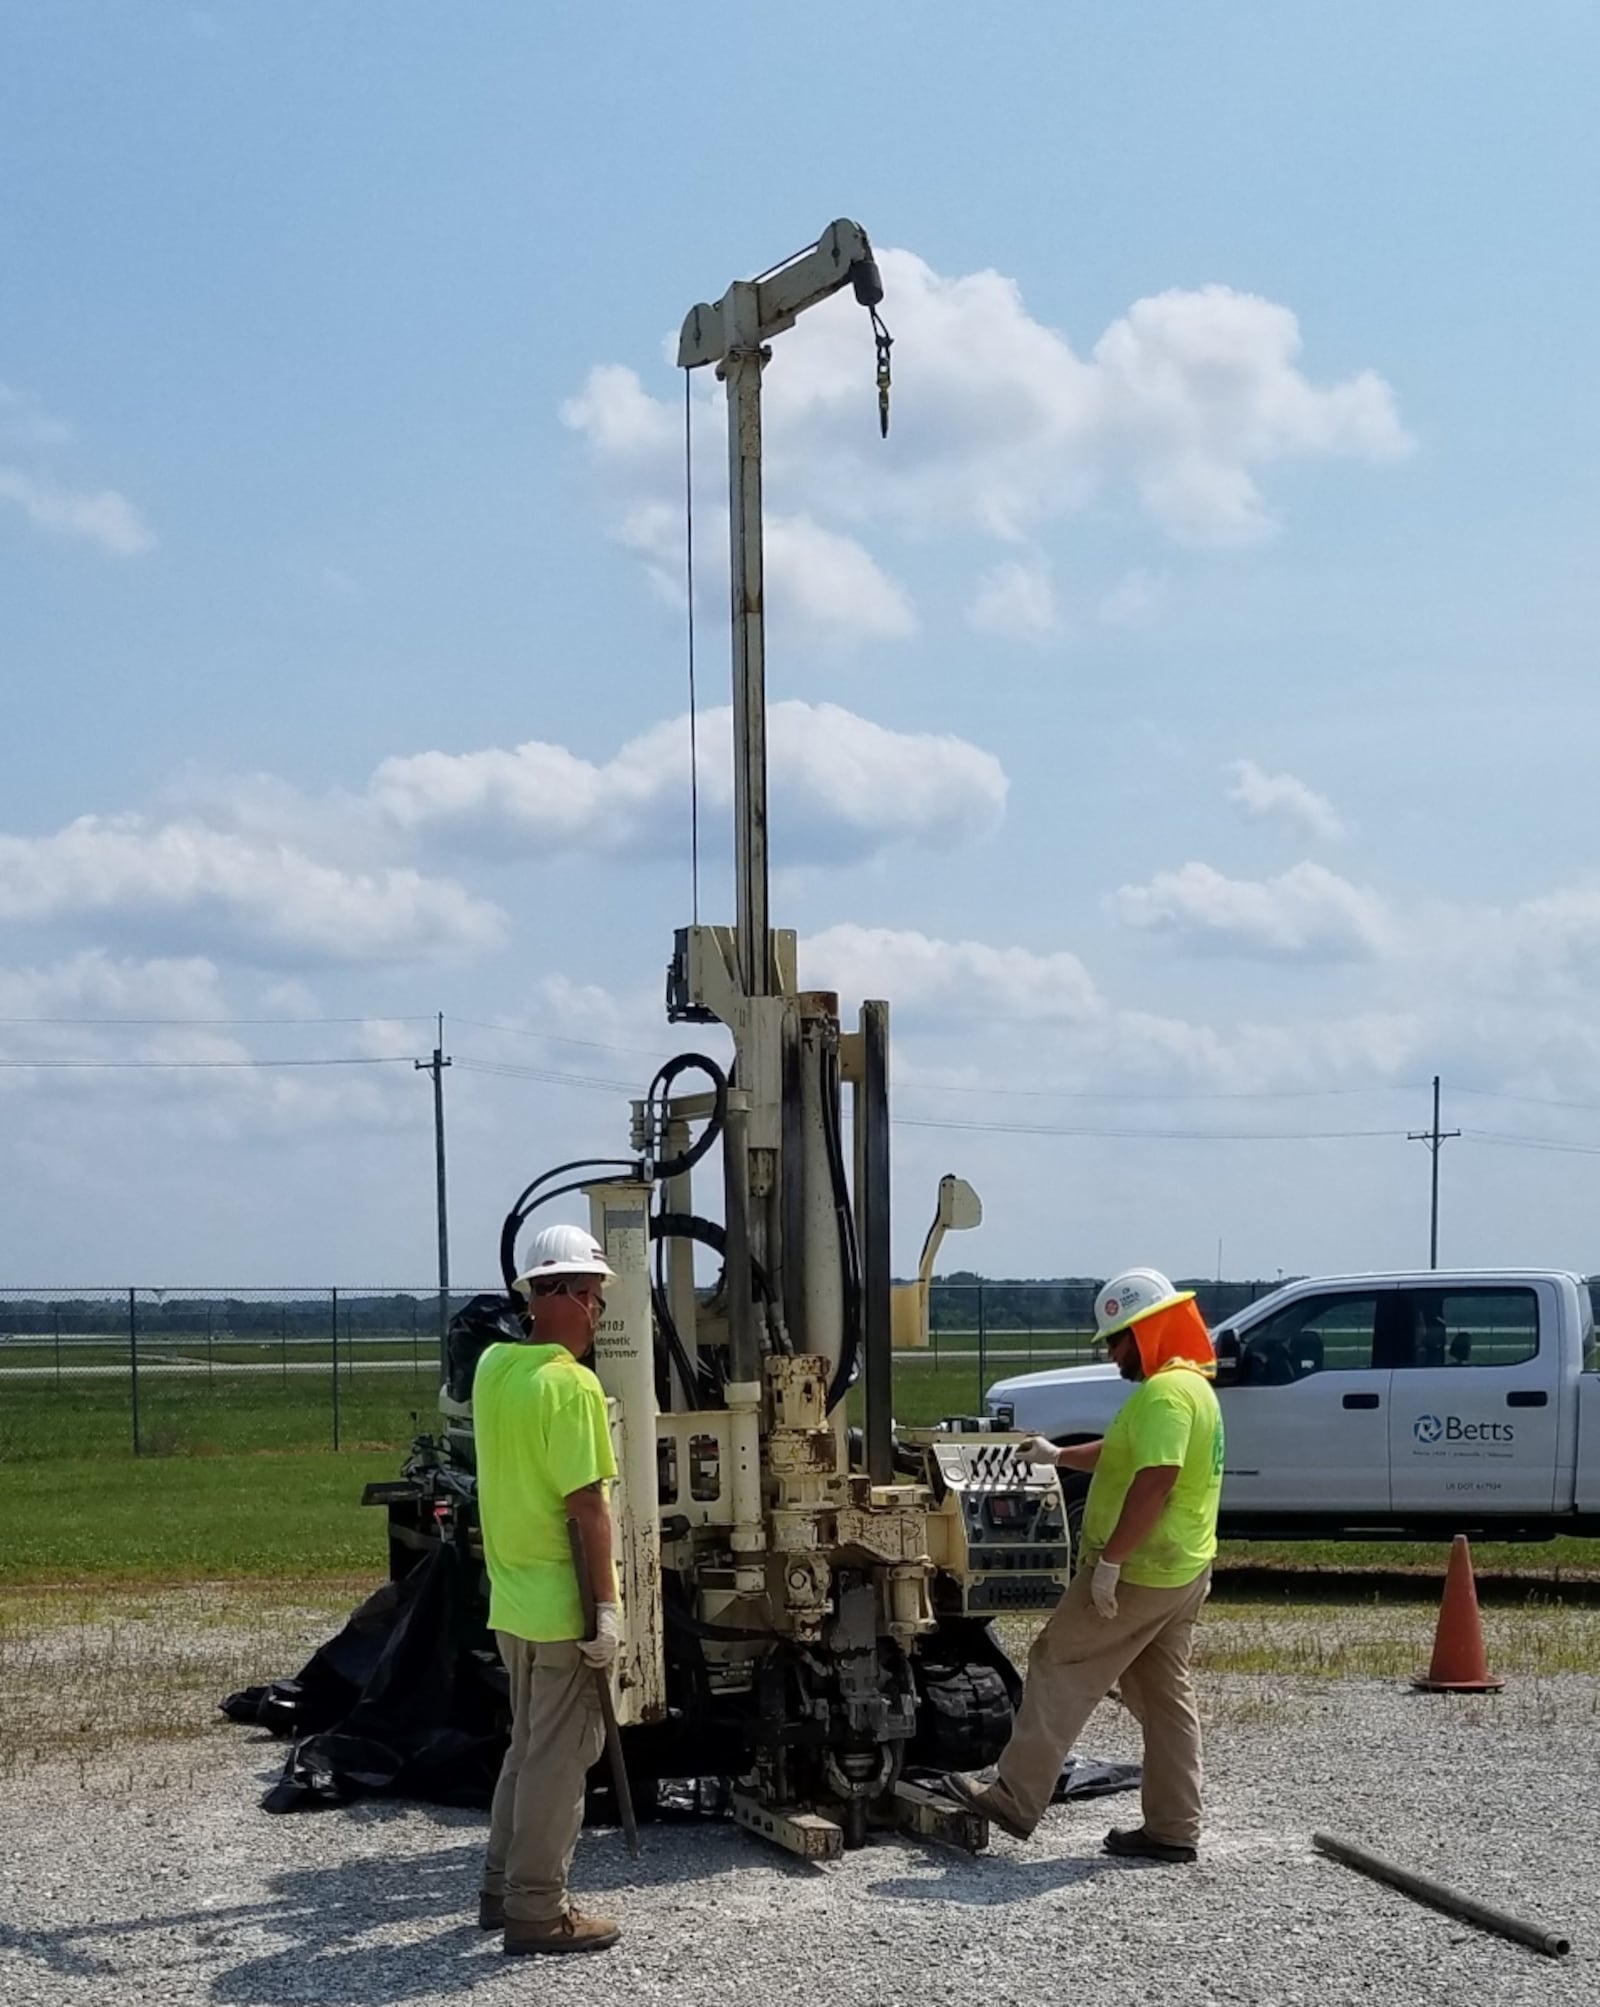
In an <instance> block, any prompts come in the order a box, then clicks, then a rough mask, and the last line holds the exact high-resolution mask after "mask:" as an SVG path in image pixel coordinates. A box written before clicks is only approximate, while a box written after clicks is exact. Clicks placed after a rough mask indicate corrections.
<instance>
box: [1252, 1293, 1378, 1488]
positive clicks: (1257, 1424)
mask: <svg viewBox="0 0 1600 2007" xmlns="http://www.w3.org/2000/svg"><path fill="white" fill-rule="evenodd" d="M1399 1300H1400V1299H1399V1294H1398V1292H1397V1291H1396V1290H1394V1289H1393V1288H1389V1289H1385V1288H1383V1287H1382V1286H1378V1287H1373V1286H1371V1285H1368V1286H1366V1287H1364V1288H1361V1289H1352V1290H1343V1289H1338V1290H1322V1291H1316V1292H1313V1293H1311V1294H1308V1295H1305V1296H1301V1297H1297V1298H1296V1299H1295V1300H1294V1301H1293V1302H1292V1303H1287V1304H1285V1305H1284V1307H1283V1308H1282V1309H1281V1310H1278V1311H1275V1312H1274V1313H1273V1314H1272V1315H1271V1316H1270V1317H1268V1318H1265V1319H1264V1320H1263V1321H1262V1322H1261V1323H1259V1324H1256V1325H1252V1326H1250V1327H1248V1328H1247V1329H1245V1330H1243V1331H1241V1332H1240V1333H1239V1368H1238V1377H1237V1379H1236V1381H1235V1382H1234V1383H1233V1384H1232V1385H1230V1386H1226V1387H1223V1388H1220V1389H1219V1390H1218V1393H1219V1399H1220V1400H1221V1402H1222V1414H1223V1423H1224V1426H1225V1428H1226V1430H1227V1464H1226V1469H1225V1474H1224V1478H1223V1493H1222V1500H1223V1510H1224V1511H1225V1512H1229V1513H1252V1514H1254V1513H1258V1512H1280V1513H1283V1514H1286V1515H1292V1514H1301V1515H1304V1514H1312V1513H1334V1512H1337V1513H1342V1514H1346V1515H1348V1514H1349V1513H1352V1512H1374V1513H1384V1512H1386V1511H1387V1510H1388V1506H1389V1387H1390V1381H1391V1380H1392V1378H1393V1377H1394V1376H1393V1373H1392V1371H1391V1364H1392V1357H1393V1348H1394V1333H1393V1324H1394V1318H1395V1313H1396V1307H1397V1305H1398V1303H1399Z"/></svg>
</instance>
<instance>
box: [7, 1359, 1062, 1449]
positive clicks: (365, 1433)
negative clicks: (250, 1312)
mask: <svg viewBox="0 0 1600 2007" xmlns="http://www.w3.org/2000/svg"><path fill="white" fill-rule="evenodd" d="M1023 1344H1024V1339H1023V1336H1022V1335H1021V1334H1015V1333H1009V1332H1008V1333H1005V1334H1003V1336H999V1337H996V1338H995V1340H994V1342H993V1344H992V1345H991V1346H990V1347H989V1349H988V1351H987V1353H986V1354H985V1356H984V1358H983V1359H982V1360H981V1361H980V1359H979V1358H978V1356H977V1354H976V1352H975V1351H974V1352H973V1353H971V1354H970V1355H965V1354H962V1353H960V1352H958V1353H957V1354H956V1356H953V1357H952V1356H951V1355H950V1353H949V1351H948V1350H946V1351H945V1352H944V1353H943V1354H942V1355H935V1354H934V1353H932V1352H928V1353H926V1354H917V1355H912V1354H906V1353H901V1354H897V1355H896V1359H895V1409H896V1413H897V1415H898V1417H899V1419H900V1420H901V1421H902V1422H905V1423H908V1424H912V1425H915V1424H919V1423H926V1422H932V1421H940V1420H943V1418H944V1417H945V1416H946V1415H951V1414H958V1413H959V1414H978V1413H981V1411H982V1406H983V1400H982V1396H983V1388H984V1386H985V1385H987V1384H990V1383H992V1382H993V1381H994V1380H995V1379H997V1378H998V1377H1000V1376H1001V1375H1003V1374H1007V1373H1017V1372H1027V1371H1028V1370H1029V1368H1030V1360H1029V1355H1028V1353H1027V1351H1026V1350H1024V1349H1022V1347H1023ZM1052 1347H1053V1348H1054V1349H1051V1348H1052ZM1069 1348H1071V1349H1069ZM139 1356H140V1371H139V1376H138V1424H139V1447H140V1451H141V1453H142V1454H144V1455H146V1456H167V1455H173V1454H182V1455H189V1456H215V1455H221V1454H226V1453H231V1452H240V1451H249V1450H295V1449H304V1450H319V1449H328V1448H331V1447H332V1446H333V1443H334V1430H335V1423H336V1422H337V1427H338V1438H339V1443H340V1446H341V1447H349V1446H370V1447H375V1448H392V1449H402V1448H404V1446H405V1445H406V1444H407V1443H408V1442H409V1441H410V1440H411V1438H412V1436H414V1435H415V1434H416V1433H417V1431H418V1430H419V1429H425V1428H428V1427H430V1426H431V1425H432V1422H433V1419H434V1417H435V1414H436V1408H435V1402H436V1399H437V1394H438V1379H439V1376H438V1369H437V1365H436V1358H435V1353H434V1351H433V1341H432V1340H431V1339H429V1340H424V1341H422V1342H420V1343H416V1344H414V1343H413V1342H412V1341H411V1340H410V1339H409V1338H408V1337H406V1336H405V1335H404V1334H401V1335H399V1336H397V1337H395V1338H394V1339H393V1340H392V1341H391V1342H389V1343H387V1344H374V1343H371V1342H364V1343H362V1344H359V1345H355V1346H349V1347H346V1346H341V1347H340V1352H339V1364H338V1373H337V1376H335V1373H334V1369H333V1360H332V1356H331V1354H330V1353H329V1352H328V1351H327V1350H326V1349H324V1350H323V1352H322V1353H321V1355H320V1356H318V1354H317V1353H316V1352H315V1351H314V1350H311V1349H308V1348H307V1347H305V1346H303V1345H290V1346H288V1347H283V1348H280V1347H279V1346H277V1345H275V1344H270V1343H268V1344H265V1345H259V1346H252V1345H248V1344H239V1343H232V1344H222V1343H218V1344H215V1345H211V1346H207V1345H206V1344H205V1343H203V1342H201V1343H199V1344H196V1343H195V1342H194V1341H193V1340H190V1341H188V1342H186V1343H184V1344H179V1343H176V1342H174V1341H171V1340H169V1341H167V1342H165V1343H157V1342H155V1341H151V1342H149V1343H147V1344H142V1345H141V1347H140V1355H139ZM1085 1357H1087V1353H1086V1352H1084V1351H1082V1350H1079V1349H1077V1339H1076V1334H1067V1333H1045V1332H1040V1333H1037V1334H1035V1337H1034V1340H1033V1360H1032V1363H1034V1364H1037V1365H1038V1366H1039V1367H1041V1368H1042V1367H1044V1366H1045V1365H1048V1364H1057V1365H1065V1364H1071V1363H1074V1362H1076V1361H1078V1360H1080V1359H1082V1358H1085ZM127 1363H128V1362H127V1352H126V1349H125V1348H124V1349H122V1350H120V1351H111V1350H107V1349H105V1348H102V1347H99V1346H93V1347H89V1346H85V1347H77V1348H72V1349H69V1350H67V1351H66V1352H65V1353H64V1355H63V1357H62V1360H61V1362H60V1371H59V1375H58V1372H57V1362H56V1360H55V1357H54V1354H53V1352H52V1351H51V1350H50V1348H48V1347H43V1346H34V1345H27V1346H19V1345H16V1344H14V1343H13V1344H11V1345H8V1346H7V1347H5V1349H4V1350H3V1351H0V1463H13V1462H23V1461H30V1462H40V1461H49V1462H52V1463H53V1462H55V1461H56V1460H57V1459H59V1458H61V1457H74V1456H77V1457H84V1456H101V1455H104V1456H121V1455H125V1454H129V1453H131V1452H132V1449H133V1442H134V1390H133V1384H132V1378H131V1376H130V1375H129V1373H128V1371H127ZM336 1397H337V1398H336ZM851 1398H852V1402H853V1404H854V1406H853V1410H852V1412H853V1413H855V1415H856V1418H857V1419H859V1407H860V1390H859V1388H858V1389H857V1391H856V1392H855V1394H853V1395H852V1397H851Z"/></svg>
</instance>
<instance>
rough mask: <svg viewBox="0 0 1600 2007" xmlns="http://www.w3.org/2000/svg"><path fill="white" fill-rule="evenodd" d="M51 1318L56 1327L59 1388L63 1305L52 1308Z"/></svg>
mask: <svg viewBox="0 0 1600 2007" xmlns="http://www.w3.org/2000/svg"><path fill="white" fill-rule="evenodd" d="M50 1316H51V1320H52V1322H53V1323H54V1325H55V1327H56V1385H57V1386H58V1387H59V1386H60V1385H61V1305H60V1304H59V1303H57V1304H54V1305H53V1306H52V1307H51V1311H50Z"/></svg>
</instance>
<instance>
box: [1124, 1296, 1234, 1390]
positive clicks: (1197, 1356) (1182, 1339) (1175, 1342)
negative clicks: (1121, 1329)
mask: <svg viewBox="0 0 1600 2007" xmlns="http://www.w3.org/2000/svg"><path fill="white" fill-rule="evenodd" d="M1133 1335H1134V1340H1135V1342H1136V1343H1137V1345H1138V1347H1139V1363H1140V1364H1141V1365H1142V1366H1143V1367H1144V1376H1145V1378H1146V1379H1147V1380H1153V1379H1154V1378H1155V1376H1156V1374H1157V1373H1159V1372H1160V1371H1161V1369H1162V1367H1163V1366H1196V1367H1198V1368H1199V1369H1200V1371H1201V1372H1202V1373H1205V1374H1207V1375H1208V1376H1209V1375H1210V1374H1212V1373H1215V1371H1216V1370H1217V1355H1216V1352H1215V1351H1214V1350H1213V1349H1212V1344H1211V1333H1210V1332H1209V1331H1208V1330H1207V1329H1206V1320H1205V1319H1204V1318H1203V1317H1202V1316H1201V1315H1200V1306H1199V1304H1198V1303H1196V1302H1195V1300H1194V1298H1193V1297H1190V1299H1189V1301H1188V1302H1187V1303H1174V1304H1173V1305H1172V1307H1171V1308H1170V1309H1168V1310H1157V1311H1154V1312H1152V1314H1151V1315H1150V1316H1148V1317H1141V1318H1140V1319H1139V1321H1138V1323H1137V1324H1135V1325H1134V1327H1133Z"/></svg>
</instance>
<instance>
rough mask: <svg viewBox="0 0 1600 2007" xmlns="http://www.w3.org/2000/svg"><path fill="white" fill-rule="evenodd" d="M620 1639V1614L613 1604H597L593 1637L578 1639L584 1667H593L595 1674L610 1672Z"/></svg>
mask: <svg viewBox="0 0 1600 2007" xmlns="http://www.w3.org/2000/svg"><path fill="white" fill-rule="evenodd" d="M621 1637H622V1613H621V1612H620V1611H619V1610H618V1608H617V1606H616V1604H615V1603H599V1604H597V1605H596V1606H595V1613H594V1636H593V1637H592V1638H580V1639H579V1640H578V1650H579V1651H580V1652H581V1653H582V1654H583V1662H584V1664H585V1665H586V1666H593V1667H594V1668H595V1670H596V1672H610V1670H611V1668H612V1666H613V1665H615V1664H616V1659H617V1645H618V1643H619V1642H620V1640H621Z"/></svg>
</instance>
